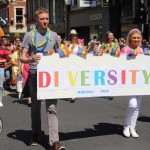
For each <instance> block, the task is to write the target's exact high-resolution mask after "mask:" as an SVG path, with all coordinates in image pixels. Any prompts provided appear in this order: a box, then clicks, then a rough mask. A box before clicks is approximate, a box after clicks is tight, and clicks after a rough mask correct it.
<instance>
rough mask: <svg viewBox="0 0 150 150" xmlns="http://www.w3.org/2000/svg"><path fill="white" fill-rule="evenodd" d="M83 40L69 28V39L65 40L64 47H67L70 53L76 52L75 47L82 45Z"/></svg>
mask: <svg viewBox="0 0 150 150" xmlns="http://www.w3.org/2000/svg"><path fill="white" fill-rule="evenodd" d="M83 41H84V40H82V39H79V38H78V33H77V31H76V30H75V29H72V30H70V35H69V41H68V42H66V44H65V47H66V48H68V49H69V51H70V52H71V53H75V54H76V53H77V48H78V46H80V47H81V48H83V47H84V42H83Z"/></svg>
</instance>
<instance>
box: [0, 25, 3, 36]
mask: <svg viewBox="0 0 150 150" xmlns="http://www.w3.org/2000/svg"><path fill="white" fill-rule="evenodd" d="M1 36H4V31H3V29H2V28H1V27H0V37H1Z"/></svg>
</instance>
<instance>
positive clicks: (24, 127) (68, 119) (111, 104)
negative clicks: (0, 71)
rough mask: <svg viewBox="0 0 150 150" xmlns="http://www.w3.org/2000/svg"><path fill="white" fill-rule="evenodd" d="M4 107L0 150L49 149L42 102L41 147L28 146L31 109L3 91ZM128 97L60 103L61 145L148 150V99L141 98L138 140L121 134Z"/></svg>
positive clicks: (79, 148) (81, 149) (80, 149)
mask: <svg viewBox="0 0 150 150" xmlns="http://www.w3.org/2000/svg"><path fill="white" fill-rule="evenodd" d="M3 103H4V107H2V108H0V117H1V118H2V119H3V124H4V126H3V131H2V134H1V135H0V150H49V149H50V147H49V143H48V126H47V118H46V112H45V104H44V101H42V107H41V113H42V132H41V136H40V137H41V138H40V144H39V145H37V146H29V142H30V138H31V134H32V132H31V128H30V124H31V120H30V107H28V106H27V100H26V99H24V100H19V99H18V98H17V95H16V93H15V91H12V92H6V91H4V97H3ZM127 105H128V100H127V97H114V99H113V100H107V99H105V98H83V99H78V100H77V101H76V102H75V103H70V102H68V101H65V100H59V101H58V106H57V111H58V118H59V134H60V142H61V143H62V144H63V145H64V146H65V147H66V150H149V149H150V109H149V108H150V96H143V100H142V103H141V110H140V115H139V118H138V122H137V130H138V133H139V135H140V138H138V139H134V138H125V137H123V135H122V130H123V126H122V125H123V123H124V116H125V112H126V108H127Z"/></svg>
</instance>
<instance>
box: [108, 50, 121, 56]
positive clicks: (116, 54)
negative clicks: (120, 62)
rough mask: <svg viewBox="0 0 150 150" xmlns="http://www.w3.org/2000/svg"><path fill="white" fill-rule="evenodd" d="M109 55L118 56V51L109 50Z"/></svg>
mask: <svg viewBox="0 0 150 150" xmlns="http://www.w3.org/2000/svg"><path fill="white" fill-rule="evenodd" d="M110 55H112V56H116V57H119V56H120V51H118V50H115V49H112V50H111V52H110Z"/></svg>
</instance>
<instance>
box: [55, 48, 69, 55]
mask: <svg viewBox="0 0 150 150" xmlns="http://www.w3.org/2000/svg"><path fill="white" fill-rule="evenodd" d="M57 52H58V54H59V56H60V57H66V56H69V55H70V52H69V50H68V49H67V48H57Z"/></svg>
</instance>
